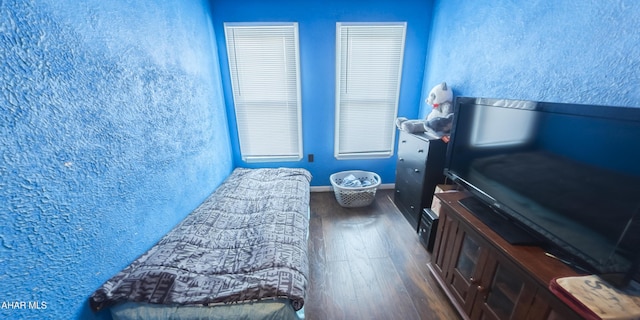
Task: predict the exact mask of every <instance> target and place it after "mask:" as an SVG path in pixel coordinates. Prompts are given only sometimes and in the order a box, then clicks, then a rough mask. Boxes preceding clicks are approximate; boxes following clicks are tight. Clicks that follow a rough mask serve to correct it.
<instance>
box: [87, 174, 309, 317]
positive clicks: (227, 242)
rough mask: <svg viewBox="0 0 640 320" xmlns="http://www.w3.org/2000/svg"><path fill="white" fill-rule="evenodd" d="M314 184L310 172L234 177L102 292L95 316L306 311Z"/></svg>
mask: <svg viewBox="0 0 640 320" xmlns="http://www.w3.org/2000/svg"><path fill="white" fill-rule="evenodd" d="M310 180H311V175H310V174H309V172H308V171H306V170H304V169H286V168H278V169H244V168H238V169H236V170H234V171H233V172H232V174H231V175H230V176H229V177H228V178H227V179H226V180H225V181H224V182H223V183H222V184H221V185H220V186H219V187H218V188H217V189H216V191H214V192H213V193H212V194H211V195H210V196H209V197H208V198H207V199H206V200H205V201H204V202H203V203H202V204H201V205H200V206H199V207H198V208H196V209H195V210H194V211H193V212H192V213H191V214H189V215H188V216H187V217H186V218H185V219H184V220H183V221H182V222H181V223H179V224H178V225H177V226H176V227H175V228H174V229H172V230H171V231H170V232H169V233H168V234H167V235H165V236H164V237H163V238H162V239H161V240H160V241H159V242H158V243H157V244H155V245H154V246H153V247H152V248H151V249H149V251H147V252H146V253H144V254H143V255H141V256H140V257H139V258H137V259H136V260H135V261H134V262H133V263H131V265H129V266H128V267H126V268H125V269H123V270H122V271H120V272H119V273H117V274H116V275H115V276H113V277H112V278H111V279H109V280H107V281H106V282H105V283H104V284H103V285H102V286H100V287H99V288H98V289H97V290H96V291H95V292H94V293H93V294H92V295H91V297H90V299H89V304H90V306H91V308H92V309H93V310H94V311H98V310H102V309H104V308H108V307H113V306H116V305H120V306H117V307H115V308H113V311H115V312H114V314H116V313H117V311H118V310H120V311H122V310H125V309H127V308H125V307H126V306H129V307H133V306H136V305H135V304H127V303H138V305H137V306H138V307H140V306H144V307H145V308H146V311H144V312H147V311H149V310H151V311H149V312H160V311H159V310H160V309H158V308H156V307H159V305H164V306H165V307H168V308H169V309H170V308H177V307H179V308H178V309H181V310H187V312H189V310H196V309H192V308H198V307H209V308H203V309H197V310H199V311H198V312H203V311H210V310H213V309H215V308H210V307H211V306H224V307H225V308H219V309H218V310H219V311H217V312H223V311H222V310H223V309H229V310H232V311H233V312H237V311H238V310H244V311H247V310H250V309H251V308H253V307H256V306H258V305H259V303H270V306H271V307H274V306H277V305H278V303H280V306H281V308H280V309H281V310H287V309H289V310H293V311H295V310H300V309H301V308H302V306H303V305H304V298H305V291H306V287H307V279H308V257H307V236H308V225H309V220H308V206H309V182H310ZM283 301H284V305H282V303H283ZM258 302H259V303H258ZM271 303H276V304H271ZM187 307H188V308H187ZM227 307H229V308H227ZM263 307H264V306H260V307H258V308H263ZM169 309H166V308H165V310H163V311H162V312H167V310H169ZM233 309H235V310H233ZM276 309H278V308H276ZM137 310H138V311H135V312H143V311H140V310H142V309H140V308H138V309H137ZM129 311H131V310H129ZM251 313H254V312H251ZM294 314H295V313H294ZM147 318H148V317H147Z"/></svg>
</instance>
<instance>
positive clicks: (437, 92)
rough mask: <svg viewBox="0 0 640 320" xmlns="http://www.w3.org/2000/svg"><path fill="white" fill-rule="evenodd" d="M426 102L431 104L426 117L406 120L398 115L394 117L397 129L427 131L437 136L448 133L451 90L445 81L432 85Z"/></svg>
mask: <svg viewBox="0 0 640 320" xmlns="http://www.w3.org/2000/svg"><path fill="white" fill-rule="evenodd" d="M426 102H427V103H428V104H430V105H432V106H433V109H432V110H431V112H430V113H429V115H427V119H425V120H408V119H407V118H405V117H399V118H398V119H396V126H397V127H398V129H400V130H403V131H407V132H411V133H416V132H417V133H419V132H428V133H431V134H432V135H435V136H438V137H442V136H443V135H445V134H448V133H449V132H450V130H451V123H452V120H453V113H452V112H453V106H452V102H453V92H452V90H451V89H450V88H449V87H448V86H447V83H446V82H443V83H440V84H438V85H436V86H435V87H433V89H431V91H430V92H429V97H428V98H427V100H426Z"/></svg>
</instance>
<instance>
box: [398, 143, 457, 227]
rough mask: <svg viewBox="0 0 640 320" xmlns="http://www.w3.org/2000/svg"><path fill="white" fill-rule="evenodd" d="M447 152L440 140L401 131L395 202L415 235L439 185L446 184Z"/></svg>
mask: <svg viewBox="0 0 640 320" xmlns="http://www.w3.org/2000/svg"><path fill="white" fill-rule="evenodd" d="M446 152H447V144H446V143H444V141H442V140H441V139H433V138H429V137H428V136H427V135H424V134H413V133H407V132H404V131H400V138H399V140H398V162H397V165H396V192H395V196H394V202H395V204H396V206H397V207H398V209H400V211H401V212H402V214H403V215H404V217H405V218H406V219H407V221H409V223H410V224H411V227H413V230H415V231H416V232H418V226H419V225H420V215H421V213H422V209H423V208H429V207H431V200H432V199H433V192H434V190H435V188H436V185H437V184H440V183H443V182H444V174H443V173H442V171H443V170H444V161H445V156H446Z"/></svg>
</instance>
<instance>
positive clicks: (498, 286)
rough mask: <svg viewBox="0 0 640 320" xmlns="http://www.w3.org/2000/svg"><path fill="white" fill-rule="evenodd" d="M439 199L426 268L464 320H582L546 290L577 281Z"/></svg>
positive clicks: (538, 252) (456, 196)
mask: <svg viewBox="0 0 640 320" xmlns="http://www.w3.org/2000/svg"><path fill="white" fill-rule="evenodd" d="M469 196H470V194H468V193H466V192H450V193H439V194H436V196H435V197H434V200H433V201H439V202H440V203H439V205H440V210H439V211H440V212H439V216H440V222H439V225H438V231H437V236H436V240H435V247H434V251H433V255H432V260H431V261H432V262H431V263H429V265H428V267H429V270H430V271H431V273H432V274H433V276H434V277H435V279H436V280H437V281H438V283H439V284H440V286H441V287H442V289H443V290H444V291H445V293H446V294H447V296H448V297H449V299H450V300H451V302H452V304H453V305H454V307H455V308H456V309H457V310H458V312H459V313H460V315H461V316H462V317H463V318H464V319H518V320H519V319H532V320H533V319H581V318H580V317H579V316H578V315H577V314H576V313H575V312H574V311H573V310H572V309H571V308H569V306H567V305H566V304H564V303H563V302H562V301H560V300H559V299H558V298H557V297H556V296H555V295H554V294H553V293H551V291H549V289H548V284H549V282H550V281H551V280H552V279H553V278H556V277H567V276H577V275H579V274H578V273H576V272H575V271H573V270H572V269H571V268H569V267H568V266H566V265H565V264H563V263H562V262H560V261H558V260H555V259H553V258H550V257H548V256H546V255H545V252H544V250H543V249H542V248H540V247H536V246H514V245H511V244H509V243H508V242H507V241H505V240H504V239H503V238H501V237H500V236H499V235H497V234H496V233H495V232H494V231H493V230H491V229H490V228H489V227H487V226H486V225H485V224H483V223H482V222H481V221H480V220H478V219H477V218H476V217H475V216H474V215H473V214H471V213H470V212H469V211H468V210H467V209H465V208H464V207H462V206H461V205H460V204H459V203H458V200H460V199H463V198H465V197H469Z"/></svg>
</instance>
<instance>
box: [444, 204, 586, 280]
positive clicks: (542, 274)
mask: <svg viewBox="0 0 640 320" xmlns="http://www.w3.org/2000/svg"><path fill="white" fill-rule="evenodd" d="M436 196H437V197H438V198H439V199H440V200H442V202H443V205H445V206H447V207H449V208H450V209H451V210H449V211H448V212H449V213H450V214H454V215H456V217H457V218H458V220H460V221H461V222H463V223H465V224H467V225H469V226H470V227H471V228H472V229H473V230H474V231H476V232H477V233H478V234H479V235H480V236H482V237H483V238H484V240H485V241H488V242H489V243H491V244H492V245H493V246H494V247H495V249H496V250H498V251H499V252H501V253H502V254H503V255H504V256H505V257H507V258H508V259H509V260H511V261H512V262H513V263H515V264H516V265H518V266H519V267H521V268H522V269H523V270H524V271H526V272H527V273H528V274H529V275H530V276H531V277H532V278H533V279H534V280H535V281H536V282H538V284H540V285H542V286H544V287H547V286H548V285H549V282H550V281H551V280H552V279H554V278H557V277H568V276H578V275H580V274H578V273H577V272H576V271H574V270H573V269H571V268H570V267H569V266H567V265H565V264H564V263H562V262H560V261H558V260H556V259H554V258H551V257H549V256H547V255H545V251H544V250H543V249H542V248H541V247H537V246H521V245H511V244H509V243H508V242H507V241H506V240H504V239H503V238H502V237H500V236H499V235H498V234H497V233H495V232H494V231H493V230H491V229H490V228H489V227H488V226H486V225H485V224H484V223H482V222H481V221H480V220H479V219H478V218H476V217H475V216H474V215H473V214H471V213H470V212H469V211H468V210H467V209H465V208H464V207H463V206H462V205H460V203H458V200H460V199H463V198H466V197H470V196H471V195H470V194H469V193H467V192H448V193H438V194H436Z"/></svg>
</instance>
